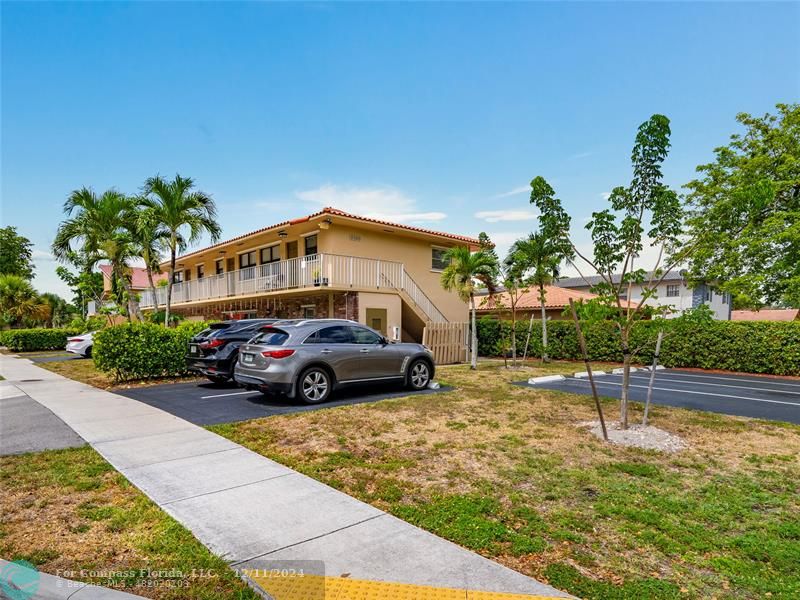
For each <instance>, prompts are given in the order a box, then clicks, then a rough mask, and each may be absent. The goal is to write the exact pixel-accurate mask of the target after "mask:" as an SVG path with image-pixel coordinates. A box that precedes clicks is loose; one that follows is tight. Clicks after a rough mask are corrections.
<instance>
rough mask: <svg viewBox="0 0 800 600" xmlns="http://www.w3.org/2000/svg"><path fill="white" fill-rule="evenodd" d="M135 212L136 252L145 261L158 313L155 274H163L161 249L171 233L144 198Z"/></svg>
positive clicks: (155, 308) (131, 220) (138, 201)
mask: <svg viewBox="0 0 800 600" xmlns="http://www.w3.org/2000/svg"><path fill="white" fill-rule="evenodd" d="M135 202H136V204H135V207H134V211H133V213H132V214H131V217H130V221H129V222H130V223H131V230H132V234H133V241H134V244H135V246H136V251H137V254H138V255H139V256H141V258H142V260H143V261H144V268H145V271H146V272H147V283H148V285H149V287H150V293H151V294H152V296H153V313H152V314H156V313H157V312H158V296H157V295H156V284H155V281H154V280H153V273H160V272H161V266H160V264H161V253H160V251H159V250H160V249H161V248H163V247H165V246H166V245H167V241H168V240H169V232H168V231H167V230H166V229H165V228H164V227H163V226H162V225H160V224H159V222H158V215H157V214H156V211H155V210H154V209H153V208H152V207H151V206H148V205H147V202H146V201H145V200H144V199H143V198H137V199H136V201H135Z"/></svg>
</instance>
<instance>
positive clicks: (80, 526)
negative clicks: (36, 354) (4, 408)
mask: <svg viewBox="0 0 800 600" xmlns="http://www.w3.org/2000/svg"><path fill="white" fill-rule="evenodd" d="M0 488H1V489H2V494H0V514H2V524H0V556H2V557H3V558H5V559H7V560H17V559H24V560H27V561H29V562H31V563H33V564H34V565H36V566H37V567H38V568H39V569H40V570H41V571H44V572H47V573H52V574H58V573H59V571H61V572H62V573H63V572H64V571H67V572H70V571H71V572H75V573H76V574H75V575H72V576H70V577H68V578H70V579H77V580H81V581H86V582H89V583H94V584H97V585H102V586H109V587H115V588H117V589H123V590H125V591H128V592H131V593H133V594H137V595H141V596H146V597H148V598H158V599H165V600H166V599H188V598H195V599H203V600H211V599H216V598H220V599H230V600H234V599H236V600H245V599H249V600H256V599H257V598H259V596H257V595H256V594H255V593H254V592H253V591H252V590H250V588H248V587H247V586H246V585H245V584H244V583H243V582H242V581H241V580H240V579H239V578H238V577H237V576H236V574H235V573H234V572H233V571H232V570H231V569H229V568H228V566H227V564H226V563H225V562H224V561H223V560H222V559H219V558H217V557H216V556H214V555H213V554H211V552H209V551H208V550H207V549H206V548H205V547H204V546H203V545H202V544H201V543H200V542H198V541H197V540H196V539H195V538H194V537H193V536H192V534H191V533H190V532H189V531H188V530H187V529H185V528H184V527H183V526H182V525H180V524H179V523H177V522H176V521H175V520H173V519H172V518H171V517H169V516H168V515H167V514H166V513H164V512H163V511H162V510H161V509H160V508H158V506H156V505H155V504H153V503H152V502H151V501H150V500H149V499H148V498H147V497H145V496H144V495H143V494H142V493H140V492H139V491H138V490H137V489H136V488H135V487H133V486H132V485H131V484H130V483H129V482H128V481H127V479H125V477H123V476H122V475H121V474H119V473H117V472H116V471H115V470H114V468H113V467H112V466H111V465H109V464H108V463H107V462H106V461H105V460H103V458H102V457H101V456H100V455H99V454H97V453H96V452H95V451H94V450H92V449H91V448H88V447H83V448H76V449H69V450H55V451H47V452H39V453H32V454H24V455H19V456H8V457H2V458H0ZM81 569H86V570H93V571H106V572H108V571H116V572H121V571H129V572H130V571H138V570H140V569H151V570H167V571H169V570H171V569H175V570H177V571H179V572H180V574H176V575H177V576H175V577H162V578H157V579H155V580H154V581H155V582H156V583H155V585H154V586H151V585H149V584H147V585H146V584H144V583H143V582H141V581H140V580H139V579H140V578H139V577H138V576H128V574H124V573H123V574H120V575H117V576H114V575H111V576H110V577H105V576H96V577H92V576H89V575H85V576H81V575H80V574H79V573H78V572H79V571H80V570H81Z"/></svg>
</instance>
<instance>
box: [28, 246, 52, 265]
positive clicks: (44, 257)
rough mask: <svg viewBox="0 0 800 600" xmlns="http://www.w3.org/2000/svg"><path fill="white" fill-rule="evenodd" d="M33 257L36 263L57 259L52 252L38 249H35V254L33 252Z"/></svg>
mask: <svg viewBox="0 0 800 600" xmlns="http://www.w3.org/2000/svg"><path fill="white" fill-rule="evenodd" d="M31 257H32V258H33V260H34V261H36V262H44V261H49V260H55V259H56V258H55V256H53V255H52V254H51V253H50V252H47V251H46V250H36V249H34V250H33V252H31Z"/></svg>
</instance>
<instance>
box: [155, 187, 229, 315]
mask: <svg viewBox="0 0 800 600" xmlns="http://www.w3.org/2000/svg"><path fill="white" fill-rule="evenodd" d="M193 188H194V181H193V180H192V179H191V178H190V177H181V176H180V175H175V179H173V180H172V181H167V180H166V179H164V178H163V177H161V176H160V175H156V176H155V177H150V178H149V179H147V181H145V184H144V194H145V198H144V199H143V201H142V204H143V206H144V207H146V208H149V209H151V210H152V211H153V219H155V221H156V222H157V223H158V224H159V227H162V228H163V229H164V230H165V231H166V232H167V233H168V238H167V240H166V244H167V247H168V248H169V279H168V280H167V306H166V310H165V311H164V324H165V325H167V326H169V311H170V306H171V304H172V284H173V282H174V280H175V259H176V258H177V253H178V250H181V251H183V250H184V249H185V248H186V245H187V242H188V243H189V244H192V243H195V242H197V241H198V240H199V239H200V237H201V236H202V235H203V234H205V233H208V234H209V236H210V237H211V241H212V242H216V241H217V240H219V236H220V234H221V233H222V230H221V228H220V226H219V223H217V207H216V205H215V204H214V201H213V200H212V199H211V197H210V196H209V195H208V194H206V193H205V192H201V191H199V190H198V191H193ZM184 229H188V234H189V235H188V238H187V237H185V236H184V235H183V230H184Z"/></svg>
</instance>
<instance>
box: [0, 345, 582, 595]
mask: <svg viewBox="0 0 800 600" xmlns="http://www.w3.org/2000/svg"><path fill="white" fill-rule="evenodd" d="M0 373H2V375H3V376H4V377H6V379H9V380H11V381H12V383H13V384H14V385H16V386H17V387H19V388H20V389H22V390H23V391H24V392H25V393H26V394H28V396H30V397H31V398H33V399H34V400H36V401H37V402H39V403H41V404H43V405H44V406H46V407H47V408H49V409H50V410H52V411H53V413H55V414H56V415H57V416H58V417H59V418H61V419H62V420H63V421H64V422H65V423H67V424H68V425H69V426H70V427H72V428H73V429H74V430H75V431H76V432H77V433H78V434H79V435H81V436H82V437H83V438H84V439H85V440H86V441H87V442H89V443H90V444H91V445H92V446H93V447H94V448H95V450H97V451H98V452H99V453H100V454H101V455H103V456H104V457H105V458H106V460H108V461H109V462H110V463H111V464H112V465H113V466H114V467H115V468H116V469H117V470H118V471H120V472H121V473H122V474H123V475H125V476H126V477H127V478H128V479H129V480H130V482H131V483H132V484H133V485H135V486H137V487H138V488H139V489H141V490H142V491H143V492H144V493H145V494H147V495H148V496H149V497H150V498H151V499H152V500H153V501H154V502H156V504H158V505H159V506H160V507H161V508H163V509H164V510H165V511H166V512H167V513H169V514H170V515H171V516H172V517H174V518H175V519H176V520H177V521H179V522H180V523H182V524H183V525H184V526H186V527H187V528H188V529H189V530H191V531H192V533H194V535H195V536H196V537H197V538H198V539H199V540H200V541H201V542H202V543H204V544H205V545H206V546H207V547H208V548H209V549H210V550H211V551H212V552H214V553H215V554H217V555H218V556H220V557H222V558H224V559H225V560H227V561H228V562H229V563H231V564H232V565H235V566H237V567H240V568H243V569H274V568H280V567H281V565H286V564H293V563H296V562H297V561H306V562H308V561H311V562H312V563H313V564H314V565H316V566H315V567H314V568H313V569H312V570H311V572H309V574H310V575H317V576H334V577H340V576H343V575H347V576H349V577H352V578H354V579H359V580H365V581H378V582H395V583H399V584H411V585H417V586H432V587H438V588H455V589H459V590H465V591H466V590H476V591H481V592H494V593H516V594H528V595H539V596H546V597H569V596H567V595H566V594H564V593H563V592H560V591H558V590H556V589H554V588H552V587H550V586H548V585H545V584H543V583H540V582H538V581H536V580H534V579H532V578H530V577H527V576H525V575H522V574H521V573H518V572H516V571H513V570H511V569H509V568H507V567H504V566H502V565H500V564H498V563H495V562H493V561H491V560H489V559H486V558H484V557H482V556H480V555H478V554H475V553H473V552H470V551H468V550H465V549H463V548H461V547H459V546H457V545H456V544H453V543H451V542H448V541H446V540H444V539H442V538H439V537H437V536H435V535H433V534H431V533H428V532H426V531H424V530H422V529H419V528H417V527H414V526H413V525H410V524H409V523H406V522H405V521H401V520H399V519H397V518H395V517H393V516H391V515H388V514H386V513H384V512H383V511H381V510H379V509H377V508H375V507H373V506H371V505H369V504H365V503H363V502H361V501H359V500H356V499H355V498H352V497H350V496H348V495H346V494H344V493H342V492H339V491H338V490H335V489H333V488H330V487H328V486H326V485H324V484H322V483H320V482H318V481H316V480H314V479H311V478H309V477H306V476H305V475H302V474H300V473H297V472H296V471H293V470H292V469H289V468H288V467H285V466H283V465H281V464H279V463H276V462H274V461H271V460H269V459H267V458H265V457H263V456H261V455H259V454H256V453H254V452H251V451H250V450H247V449H246V448H243V447H242V446H240V445H238V444H235V443H233V442H231V441H229V440H226V439H224V438H222V437H220V436H218V435H216V434H214V433H212V432H210V431H208V430H206V429H203V428H201V427H198V426H196V425H192V424H191V423H189V422H187V421H184V420H183V419H179V418H177V417H174V416H172V415H170V414H168V413H166V412H164V411H161V410H159V409H157V408H154V407H151V406H148V405H143V403H141V402H138V401H136V400H132V399H130V398H126V397H123V396H118V395H116V394H113V393H110V392H106V391H103V390H98V389H95V388H92V387H90V386H88V385H85V384H82V383H79V382H76V381H72V380H69V379H65V378H63V377H61V376H59V375H57V374H55V373H51V372H50V371H46V370H44V369H41V368H40V367H37V366H35V365H34V364H32V363H31V362H29V361H27V360H21V359H17V358H11V357H7V356H0ZM562 378H563V377H562ZM95 410H97V411H99V412H98V416H97V418H93V417H92V412H93V411H95ZM113 415H116V416H113Z"/></svg>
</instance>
